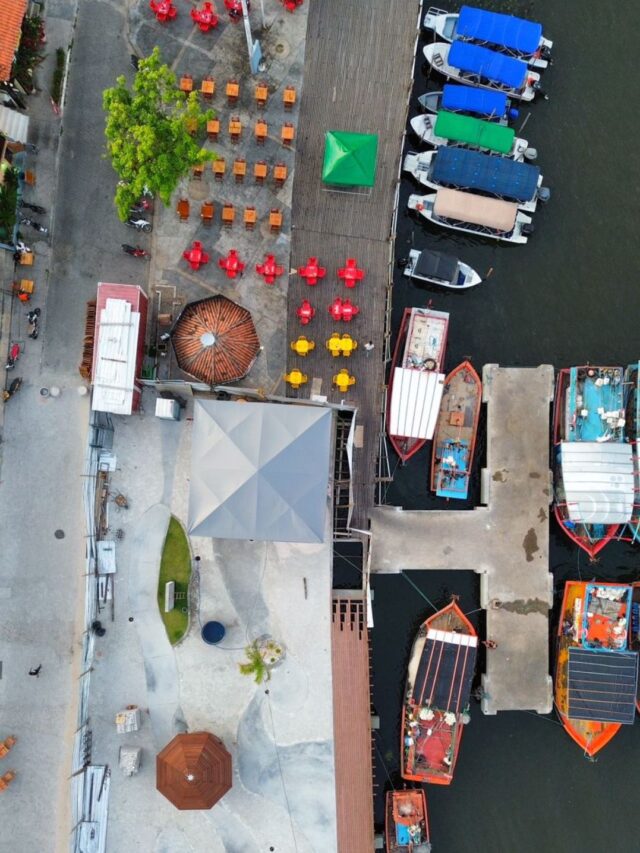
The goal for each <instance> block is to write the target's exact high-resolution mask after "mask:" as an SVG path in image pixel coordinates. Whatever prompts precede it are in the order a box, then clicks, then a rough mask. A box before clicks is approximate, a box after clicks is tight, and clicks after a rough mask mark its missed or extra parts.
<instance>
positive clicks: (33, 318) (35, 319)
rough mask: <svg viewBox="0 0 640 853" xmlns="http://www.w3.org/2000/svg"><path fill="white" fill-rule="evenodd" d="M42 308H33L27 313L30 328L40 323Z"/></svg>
mask: <svg viewBox="0 0 640 853" xmlns="http://www.w3.org/2000/svg"><path fill="white" fill-rule="evenodd" d="M40 313H41V309H40V308H33V309H32V310H31V311H27V322H28V323H29V325H30V326H37V325H38V323H39V322H40Z"/></svg>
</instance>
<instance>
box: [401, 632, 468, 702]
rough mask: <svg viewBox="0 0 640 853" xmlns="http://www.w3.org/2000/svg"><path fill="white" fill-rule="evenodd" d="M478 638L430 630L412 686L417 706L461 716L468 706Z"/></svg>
mask: <svg viewBox="0 0 640 853" xmlns="http://www.w3.org/2000/svg"><path fill="white" fill-rule="evenodd" d="M477 647H478V638H477V637H473V636H470V635H469V634H457V633H455V632H454V631H440V630H438V629H437V628H429V631H428V633H427V638H426V640H425V644H424V649H423V650H422V654H421V656H420V662H419V664H418V672H417V674H416V680H415V684H414V687H413V701H414V702H415V703H416V704H417V705H421V706H427V707H430V708H435V709H437V710H438V711H454V712H455V713H458V714H459V713H461V712H462V711H464V709H465V708H466V707H467V705H468V704H469V694H470V692H471V682H472V681H473V673H474V671H475V667H476V651H477Z"/></svg>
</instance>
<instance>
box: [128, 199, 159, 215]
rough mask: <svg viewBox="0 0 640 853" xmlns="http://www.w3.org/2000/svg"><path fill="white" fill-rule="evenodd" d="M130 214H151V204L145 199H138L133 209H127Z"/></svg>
mask: <svg viewBox="0 0 640 853" xmlns="http://www.w3.org/2000/svg"><path fill="white" fill-rule="evenodd" d="M129 213H130V214H132V215H133V214H140V213H153V203H152V202H150V201H149V200H148V199H146V198H142V199H140V201H138V202H136V204H134V205H133V207H130V208H129Z"/></svg>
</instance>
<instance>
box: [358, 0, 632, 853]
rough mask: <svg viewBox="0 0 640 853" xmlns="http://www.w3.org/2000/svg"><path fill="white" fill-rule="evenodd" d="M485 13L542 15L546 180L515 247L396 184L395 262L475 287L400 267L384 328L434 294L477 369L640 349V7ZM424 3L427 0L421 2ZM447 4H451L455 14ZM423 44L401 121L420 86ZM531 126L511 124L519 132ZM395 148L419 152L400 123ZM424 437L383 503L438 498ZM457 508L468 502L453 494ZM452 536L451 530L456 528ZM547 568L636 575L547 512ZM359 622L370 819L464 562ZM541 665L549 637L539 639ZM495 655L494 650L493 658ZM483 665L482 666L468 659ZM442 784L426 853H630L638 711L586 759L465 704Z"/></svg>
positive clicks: (619, 355)
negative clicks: (432, 218)
mask: <svg viewBox="0 0 640 853" xmlns="http://www.w3.org/2000/svg"><path fill="white" fill-rule="evenodd" d="M482 5H483V6H484V8H488V9H493V10H495V11H502V12H508V13H511V14H516V15H521V16H524V17H528V18H530V19H533V20H538V21H541V22H542V23H543V24H544V31H545V35H546V36H548V37H549V38H552V39H553V41H554V47H553V57H554V64H553V66H552V67H551V68H550V69H549V70H548V71H546V72H545V73H544V76H543V85H544V88H545V89H546V90H547V91H548V93H549V100H548V101H544V100H537V101H536V102H535V103H534V104H531V105H526V104H522V105H521V115H520V119H519V121H518V122H517V123H516V124H515V129H516V131H517V135H518V136H522V137H524V138H525V139H527V140H528V141H529V144H530V145H532V146H533V147H535V148H537V149H538V160H537V164H538V165H539V166H540V167H541V170H542V173H543V175H544V181H543V183H544V185H545V186H548V187H550V188H551V190H552V198H551V200H550V202H549V203H548V204H547V205H546V206H539V208H538V212H537V213H536V214H534V224H535V233H534V234H533V236H532V237H531V238H530V240H529V243H528V244H527V245H526V246H510V245H508V244H504V243H502V244H501V243H498V242H495V241H490V240H481V239H476V238H473V237H471V236H470V235H464V234H460V233H456V232H453V231H445V230H442V229H438V228H435V227H433V226H431V225H428V224H427V223H426V222H425V221H424V220H419V219H417V218H413V217H410V216H409V215H408V214H407V212H406V201H407V198H408V196H409V194H410V193H412V192H419V193H421V194H422V193H423V192H424V193H428V192H432V190H428V189H426V188H419V187H418V185H417V184H414V183H413V181H412V179H411V178H408V177H405V178H403V181H402V189H401V198H400V213H399V219H398V237H397V242H396V256H397V258H398V259H400V258H403V257H406V256H407V255H408V252H409V250H410V249H411V248H413V247H415V248H418V249H420V248H435V249H438V250H440V251H444V252H448V253H450V254H454V255H457V256H458V257H460V258H461V260H464V261H466V262H467V263H469V264H470V265H471V266H472V267H473V268H475V269H476V270H477V271H478V272H479V273H480V274H481V275H485V274H486V273H487V272H489V271H490V270H491V271H492V272H491V274H490V275H489V277H488V280H487V281H485V282H483V283H482V284H481V285H479V286H478V287H475V288H472V289H471V290H469V291H465V292H462V293H452V292H450V291H446V290H441V289H439V288H435V287H433V288H431V287H429V286H420V287H418V286H416V285H415V284H413V283H411V282H410V281H409V279H407V278H405V277H404V276H403V275H402V271H401V270H400V269H399V268H398V269H397V270H396V274H395V282H394V297H393V320H394V329H395V330H397V328H398V324H399V321H400V317H401V315H402V311H403V309H404V308H405V307H408V306H414V305H416V306H420V305H427V304H431V305H432V307H433V308H435V309H438V310H444V311H449V312H450V314H451V319H450V326H449V339H448V351H447V358H446V365H445V368H446V370H447V371H449V370H451V369H452V368H453V367H455V366H456V365H457V364H458V363H459V362H460V361H462V360H463V359H464V358H466V357H469V358H470V359H471V360H472V362H473V364H474V365H475V367H476V368H477V369H478V370H480V369H481V367H482V365H483V364H486V363H499V364H501V365H506V366H509V365H514V366H535V365H538V364H543V363H551V364H553V365H554V366H555V367H556V368H557V367H562V366H568V365H576V364H584V363H587V362H591V363H595V364H610V365H613V364H619V365H623V366H624V365H626V364H628V363H630V362H632V361H636V360H638V358H640V334H639V333H638V325H639V324H638V319H639V317H640V292H639V291H640V252H639V251H638V225H639V222H640V216H639V213H640V210H639V208H640V205H639V203H638V193H639V191H640V167H639V165H638V158H637V134H638V132H640V119H639V118H638V110H637V108H636V107H635V103H636V101H637V95H636V92H637V86H636V82H635V81H636V79H637V77H636V73H635V72H636V68H637V61H636V52H637V44H638V40H639V37H640V16H639V15H638V7H637V4H635V3H634V2H632V0H621V2H617V3H605V4H602V3H599V4H596V3H594V2H587V3H577V2H575V0H571V2H568V3H557V2H553V0H538V2H508V0H507V2H496V0H494V2H485V3H483V4H482ZM424 8H425V11H426V5H425V7H424ZM454 8H457V6H456V7H454ZM428 41H430V38H429V37H428V36H427V37H424V38H422V39H421V41H420V43H419V47H418V57H417V60H416V72H415V81H416V82H415V86H414V91H413V97H412V105H411V110H410V115H415V114H416V113H417V112H418V106H417V102H416V98H417V96H418V95H420V94H422V93H423V92H424V91H425V90H426V89H427V88H430V89H437V88H441V84H442V82H443V81H442V78H439V77H437V75H432V76H431V77H429V76H428V74H427V73H425V72H426V71H427V69H426V67H425V66H424V63H423V61H422V47H423V46H424V44H425V43H428ZM523 122H526V124H525V125H524V129H523V130H522V131H521V132H520V127H521V125H522V123H523ZM405 150H420V149H419V147H418V146H417V144H416V140H415V139H413V138H412V137H411V134H410V133H409V134H408V136H407V142H406V145H405ZM484 444H485V440H484V434H483V429H481V433H480V437H479V445H478V452H477V458H476V470H475V475H474V481H473V488H472V495H471V497H470V500H469V501H468V502H467V504H466V506H467V507H468V508H471V507H472V506H473V504H474V502H477V501H478V498H479V473H478V472H479V468H480V467H481V465H482V462H483V452H484ZM430 451H431V448H430V446H427V447H426V448H424V449H423V450H422V451H421V452H420V453H419V454H417V455H416V456H415V457H413V458H412V459H411V460H410V461H409V463H408V464H407V465H406V466H405V467H399V466H398V467H396V464H397V459H396V458H395V457H394V456H393V454H392V455H391V458H390V461H391V465H392V468H394V481H393V484H392V485H390V486H389V487H388V489H387V490H386V494H385V501H386V503H389V504H392V505H397V506H403V507H405V508H407V509H443V508H445V506H446V504H444V503H443V502H440V501H438V500H436V499H435V498H433V497H431V496H430V495H429V493H428V463H429V458H430V457H429V454H430ZM462 506H465V504H462ZM460 535H461V536H464V535H465V532H464V528H463V526H461V529H460ZM550 553H551V566H550V568H551V570H552V571H553V574H554V582H555V591H556V610H555V611H554V613H553V614H552V620H551V625H552V627H555V618H556V616H557V607H558V606H559V600H558V599H559V597H560V596H561V591H562V586H563V583H564V581H565V580H567V579H570V578H582V579H591V578H593V577H597V578H598V579H601V580H620V581H628V580H635V579H640V545H638V546H635V547H634V546H631V545H629V544H624V543H613V544H610V545H608V546H607V547H606V548H605V550H604V552H603V553H602V554H601V555H600V557H599V559H598V561H597V562H596V563H590V562H589V560H588V557H587V556H586V554H585V553H584V552H581V551H580V550H579V549H578V548H577V547H576V546H574V545H573V544H572V543H571V542H570V541H569V539H568V538H567V537H566V536H565V535H564V534H562V533H561V531H560V530H559V529H558V527H557V525H556V523H555V521H554V520H553V518H552V521H551V549H550ZM372 586H373V590H374V595H375V599H374V604H373V616H374V622H375V627H374V629H373V631H372V633H371V640H372V661H373V680H374V684H373V699H374V707H375V711H376V713H377V714H379V716H380V718H381V728H380V731H379V732H377V733H376V735H375V744H376V750H375V762H376V782H377V794H376V822H377V824H378V825H381V824H382V821H383V816H384V813H383V794H384V791H385V789H388V788H390V787H391V786H392V785H393V786H395V787H398V786H401V785H402V780H401V779H400V776H399V754H398V753H399V744H400V711H401V703H402V696H403V691H404V679H405V671H406V665H407V662H408V656H409V650H410V647H411V643H412V641H413V638H414V636H415V633H416V631H417V629H418V627H419V625H420V623H421V622H422V621H423V620H424V619H425V618H426V616H428V615H430V614H431V613H433V609H434V607H441V606H443V605H444V604H445V603H446V602H447V601H448V599H449V596H450V594H451V593H453V592H455V593H456V594H458V595H460V604H461V606H462V607H463V609H464V610H465V611H467V612H471V613H473V615H472V617H471V618H472V619H475V620H476V625H477V627H478V628H479V630H481V631H482V630H483V624H482V622H483V619H482V612H474V611H477V609H478V607H479V583H478V577H477V576H476V575H474V574H473V573H471V572H470V573H461V572H456V573H446V572H435V573H425V572H411V573H410V574H409V576H408V577H407V576H406V575H400V576H398V575H390V576H375V577H374V579H373V582H372ZM550 652H551V661H553V655H554V643H553V642H552V637H550ZM488 654H491V652H488ZM482 665H483V661H482V660H481V661H480V666H479V670H480V669H481V668H482ZM471 715H472V719H471V723H470V725H469V726H468V727H467V730H466V731H465V735H464V738H463V741H462V747H461V751H460V756H459V760H458V764H457V768H456V773H455V778H454V781H453V784H452V785H451V787H449V788H446V787H440V786H433V785H430V786H427V788H426V790H427V797H428V806H429V814H430V822H431V830H432V842H433V845H434V850H435V851H436V853H472V852H473V853H494V851H498V853H516V851H517V853H539V851H545V853H546V851H559V853H604V851H607V853H617V851H630V850H637V849H640V843H639V842H638V841H637V837H638V830H637V826H636V824H635V820H634V819H633V814H634V800H635V791H636V784H637V781H638V778H639V770H638V756H639V755H640V721H637V722H636V724H635V725H634V726H623V727H622V729H621V730H620V732H619V733H618V734H617V735H616V737H615V738H614V740H613V741H612V742H611V743H610V744H609V745H608V746H607V747H605V748H604V749H603V750H602V752H601V753H600V754H599V756H598V757H597V761H595V762H590V761H588V760H587V759H586V758H585V757H584V756H583V755H582V753H581V751H580V749H579V747H577V746H576V745H575V744H574V743H573V741H572V740H571V739H570V738H569V736H568V735H567V734H566V733H565V732H564V730H563V729H562V727H561V726H560V724H559V723H558V721H557V718H556V717H555V715H549V716H548V717H541V716H538V715H537V714H534V713H524V712H523V713H502V714H498V715H497V716H495V717H486V716H484V715H483V714H482V713H481V711H480V706H479V704H478V702H476V701H473V702H472V708H471Z"/></svg>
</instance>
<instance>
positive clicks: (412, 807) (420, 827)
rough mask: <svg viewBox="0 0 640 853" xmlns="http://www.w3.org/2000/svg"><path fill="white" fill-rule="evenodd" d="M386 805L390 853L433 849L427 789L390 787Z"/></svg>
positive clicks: (386, 825) (410, 852)
mask: <svg viewBox="0 0 640 853" xmlns="http://www.w3.org/2000/svg"><path fill="white" fill-rule="evenodd" d="M385 805H386V812H385V836H386V838H385V840H386V846H387V853H431V844H430V842H429V818H428V816H427V798H426V797H425V794H424V791H421V790H416V789H415V788H413V789H409V790H407V791H387V796H386V803H385Z"/></svg>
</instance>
